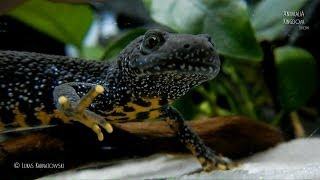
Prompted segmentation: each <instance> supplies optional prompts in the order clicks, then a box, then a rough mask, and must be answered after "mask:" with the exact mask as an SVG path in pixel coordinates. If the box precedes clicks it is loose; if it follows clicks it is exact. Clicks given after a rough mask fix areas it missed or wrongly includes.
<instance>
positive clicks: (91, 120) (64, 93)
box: [53, 82, 112, 141]
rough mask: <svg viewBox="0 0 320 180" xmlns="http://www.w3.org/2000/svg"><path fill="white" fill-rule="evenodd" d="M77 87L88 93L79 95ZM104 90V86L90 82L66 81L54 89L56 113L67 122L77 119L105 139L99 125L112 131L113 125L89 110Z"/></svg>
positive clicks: (101, 138) (100, 138) (99, 137)
mask: <svg viewBox="0 0 320 180" xmlns="http://www.w3.org/2000/svg"><path fill="white" fill-rule="evenodd" d="M76 89H77V90H78V91H79V90H81V92H83V91H84V90H87V91H86V92H88V93H87V94H85V95H84V96H83V97H81V98H80V97H79V95H78V93H77V91H76ZM103 91H104V88H103V86H100V85H94V84H89V83H75V82H74V83H65V84H61V85H59V86H57V87H56V88H55V89H54V92H53V97H54V102H55V104H56V106H57V108H58V109H57V110H56V112H55V115H56V117H57V118H60V119H62V120H64V121H66V122H69V121H70V120H73V121H77V122H80V123H82V124H83V125H85V126H87V127H89V128H90V129H92V130H93V131H94V132H95V133H96V134H97V136H98V139H99V140H100V141H102V140H103V138H104V137H103V133H102V132H101V129H100V127H99V126H101V127H103V128H104V129H105V130H106V131H107V132H109V133H111V132H112V126H111V125H110V124H109V123H108V122H106V120H105V119H104V118H103V117H101V116H100V115H98V114H96V113H94V112H92V111H89V110H87V109H86V108H87V107H88V106H90V104H91V103H92V101H93V100H94V99H95V97H97V96H98V95H99V94H102V93H103Z"/></svg>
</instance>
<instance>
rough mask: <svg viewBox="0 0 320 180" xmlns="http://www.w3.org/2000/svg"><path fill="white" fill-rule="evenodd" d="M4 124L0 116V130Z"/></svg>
mask: <svg viewBox="0 0 320 180" xmlns="http://www.w3.org/2000/svg"><path fill="white" fill-rule="evenodd" d="M5 127H6V124H5V123H3V122H2V120H1V118H0V130H1V129H5Z"/></svg>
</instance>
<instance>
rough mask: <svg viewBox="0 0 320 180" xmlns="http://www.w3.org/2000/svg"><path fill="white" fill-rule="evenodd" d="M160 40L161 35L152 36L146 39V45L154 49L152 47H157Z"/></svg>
mask: <svg viewBox="0 0 320 180" xmlns="http://www.w3.org/2000/svg"><path fill="white" fill-rule="evenodd" d="M159 42H160V38H159V37H157V36H151V37H149V38H148V39H146V40H145V46H146V47H147V48H149V49H152V48H154V47H156V46H157V44H158V43H159Z"/></svg>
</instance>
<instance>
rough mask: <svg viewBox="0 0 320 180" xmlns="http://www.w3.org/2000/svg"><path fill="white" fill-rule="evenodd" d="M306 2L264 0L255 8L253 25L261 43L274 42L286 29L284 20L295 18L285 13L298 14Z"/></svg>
mask: <svg viewBox="0 0 320 180" xmlns="http://www.w3.org/2000/svg"><path fill="white" fill-rule="evenodd" d="M305 2H306V0H290V1H283V0H282V1H281V0H264V1H262V2H261V3H260V4H258V6H257V7H256V8H255V10H254V12H253V15H252V25H253V27H254V28H255V30H256V32H257V37H258V39H259V40H260V41H262V40H269V41H272V40H274V39H275V38H277V37H278V36H279V35H280V34H281V32H283V30H284V29H285V24H284V23H283V21H284V20H283V19H291V18H294V17H290V16H284V11H290V12H297V11H299V10H300V9H301V8H302V6H303V5H304V4H305Z"/></svg>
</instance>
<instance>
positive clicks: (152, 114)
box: [149, 110, 161, 119]
mask: <svg viewBox="0 0 320 180" xmlns="http://www.w3.org/2000/svg"><path fill="white" fill-rule="evenodd" d="M160 113H161V112H160V111H159V110H154V111H151V112H150V113H149V119H155V118H158V117H159V116H160Z"/></svg>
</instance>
